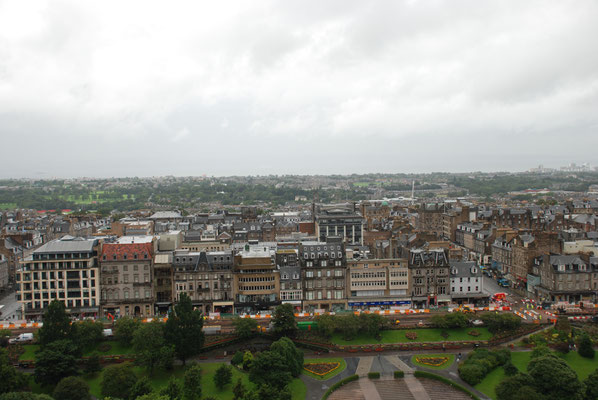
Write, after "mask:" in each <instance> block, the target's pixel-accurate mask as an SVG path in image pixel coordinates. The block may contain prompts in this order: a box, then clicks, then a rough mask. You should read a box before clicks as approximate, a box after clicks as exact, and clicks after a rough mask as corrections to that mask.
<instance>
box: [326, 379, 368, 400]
mask: <svg viewBox="0 0 598 400" xmlns="http://www.w3.org/2000/svg"><path fill="white" fill-rule="evenodd" d="M358 379H359V375H351V376H349V377H347V378H345V379H343V380H340V381H338V382H336V383H335V384H334V385H332V386H330V389H328V390H327V391H326V393H324V396H322V400H326V399H327V398H328V396H330V395H331V394H332V392H334V391H335V390H336V389H338V388H340V387H341V386H344V385H346V384H347V383H349V382H353V381H356V380H358Z"/></svg>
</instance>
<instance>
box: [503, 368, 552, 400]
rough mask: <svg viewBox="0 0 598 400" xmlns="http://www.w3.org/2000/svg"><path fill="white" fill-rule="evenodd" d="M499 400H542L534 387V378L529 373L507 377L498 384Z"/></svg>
mask: <svg viewBox="0 0 598 400" xmlns="http://www.w3.org/2000/svg"><path fill="white" fill-rule="evenodd" d="M496 399H497V400H542V399H543V398H542V396H541V395H540V394H538V392H537V391H536V389H535V388H534V380H533V379H532V377H531V376H529V375H527V374H517V375H513V376H507V377H505V378H504V379H503V380H502V381H501V382H500V383H499V384H498V385H497V386H496Z"/></svg>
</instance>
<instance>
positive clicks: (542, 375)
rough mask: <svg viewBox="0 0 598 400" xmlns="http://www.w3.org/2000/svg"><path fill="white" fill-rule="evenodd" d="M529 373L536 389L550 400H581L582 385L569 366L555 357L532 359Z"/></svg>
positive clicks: (528, 368)
mask: <svg viewBox="0 0 598 400" xmlns="http://www.w3.org/2000/svg"><path fill="white" fill-rule="evenodd" d="M527 371H528V373H529V375H530V376H531V377H532V379H533V380H534V387H535V389H536V391H537V392H538V393H542V394H543V395H544V396H545V398H546V399H548V400H558V399H580V398H581V383H580V382H579V380H578V379H577V374H576V373H575V371H573V370H572V369H571V367H569V365H568V364H567V363H566V362H565V361H564V360H562V359H561V358H558V357H556V356H553V355H547V356H543V357H538V358H534V359H532V360H531V361H530V362H529V364H528V366H527Z"/></svg>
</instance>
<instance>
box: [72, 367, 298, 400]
mask: <svg viewBox="0 0 598 400" xmlns="http://www.w3.org/2000/svg"><path fill="white" fill-rule="evenodd" d="M222 364H223V363H200V364H199V365H200V367H201V371H202V380H201V389H202V398H203V397H208V396H212V397H214V398H216V399H221V400H225V399H226V400H228V399H232V397H233V392H232V389H233V386H234V384H235V383H236V382H237V379H239V378H240V379H241V380H242V382H243V384H244V385H245V387H247V388H254V387H255V385H254V384H253V383H252V382H250V381H249V375H248V374H247V373H245V372H243V371H240V370H238V369H237V368H232V372H233V376H232V383H230V384H228V385H226V386H225V387H224V388H223V389H222V390H219V389H218V388H217V387H216V385H215V384H214V375H215V374H216V370H217V369H218V367H220V366H221V365H222ZM133 370H134V371H135V373H136V374H137V376H139V377H141V376H143V375H146V376H148V377H149V380H150V382H151V385H152V388H153V389H154V390H156V391H157V390H160V389H162V388H163V387H165V386H166V385H168V381H169V380H170V377H171V376H173V375H174V376H175V377H176V378H177V379H181V378H182V377H183V376H184V374H185V369H184V368H183V367H182V366H177V367H175V368H174V369H173V370H172V371H162V370H159V371H156V372H154V375H153V376H151V377H150V376H149V375H147V374H148V373H147V371H146V369H144V368H141V367H137V366H135V367H133ZM102 373H103V371H100V373H98V374H96V375H94V376H92V377H90V376H86V375H84V376H83V379H85V381H86V382H87V383H88V384H89V387H90V392H91V394H93V395H94V396H96V397H98V398H102V397H101V387H100V383H101V382H102ZM289 388H290V389H291V393H292V399H293V400H304V399H305V395H306V393H307V388H306V386H305V384H304V383H303V382H302V381H301V380H300V379H293V381H292V382H291V383H290V385H289Z"/></svg>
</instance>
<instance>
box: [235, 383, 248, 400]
mask: <svg viewBox="0 0 598 400" xmlns="http://www.w3.org/2000/svg"><path fill="white" fill-rule="evenodd" d="M246 393H247V389H245V385H243V381H242V380H241V378H239V379H237V383H235V386H233V400H243V399H244V398H245V394H246Z"/></svg>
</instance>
